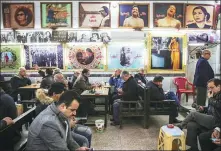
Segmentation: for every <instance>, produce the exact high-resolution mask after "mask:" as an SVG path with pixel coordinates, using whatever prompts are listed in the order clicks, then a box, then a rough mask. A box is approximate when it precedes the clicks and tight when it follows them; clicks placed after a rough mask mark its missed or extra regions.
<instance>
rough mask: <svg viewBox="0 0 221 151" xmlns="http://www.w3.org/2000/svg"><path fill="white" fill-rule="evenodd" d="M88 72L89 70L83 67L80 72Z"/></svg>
mask: <svg viewBox="0 0 221 151" xmlns="http://www.w3.org/2000/svg"><path fill="white" fill-rule="evenodd" d="M88 72H89V69H86V68H84V69H83V70H82V72H81V73H82V74H84V73H88Z"/></svg>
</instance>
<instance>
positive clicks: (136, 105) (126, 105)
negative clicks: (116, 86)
mask: <svg viewBox="0 0 221 151" xmlns="http://www.w3.org/2000/svg"><path fill="white" fill-rule="evenodd" d="M138 90H139V100H134V101H126V100H125V101H124V100H122V101H120V113H119V114H120V115H119V116H120V128H122V127H123V118H124V117H143V118H144V128H146V127H147V122H146V119H147V114H146V113H147V112H146V101H145V98H146V88H145V87H143V86H141V85H138Z"/></svg>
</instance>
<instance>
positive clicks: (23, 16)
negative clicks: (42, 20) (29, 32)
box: [2, 3, 35, 29]
mask: <svg viewBox="0 0 221 151" xmlns="http://www.w3.org/2000/svg"><path fill="white" fill-rule="evenodd" d="M2 11H3V13H2V14H3V25H4V28H15V29H17V28H34V19H35V16H34V3H3V4H2Z"/></svg>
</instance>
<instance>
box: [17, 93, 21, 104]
mask: <svg viewBox="0 0 221 151" xmlns="http://www.w3.org/2000/svg"><path fill="white" fill-rule="evenodd" d="M17 104H21V95H20V94H18V100H17Z"/></svg>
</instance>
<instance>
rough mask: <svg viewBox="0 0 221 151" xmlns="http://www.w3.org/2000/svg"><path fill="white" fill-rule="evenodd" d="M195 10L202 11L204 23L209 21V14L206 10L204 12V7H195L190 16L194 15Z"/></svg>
mask: <svg viewBox="0 0 221 151" xmlns="http://www.w3.org/2000/svg"><path fill="white" fill-rule="evenodd" d="M196 9H201V10H202V11H203V13H204V14H205V16H206V21H208V20H209V19H210V14H209V13H208V12H207V10H206V8H205V7H203V6H197V7H195V8H194V9H193V12H192V14H193V13H194V11H195V10H196Z"/></svg>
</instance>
